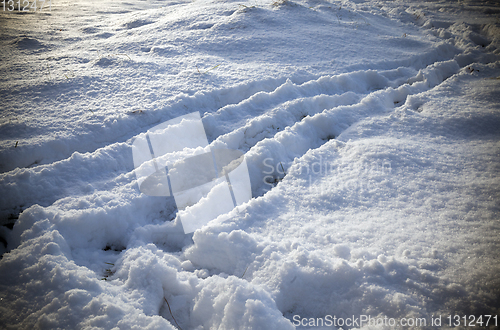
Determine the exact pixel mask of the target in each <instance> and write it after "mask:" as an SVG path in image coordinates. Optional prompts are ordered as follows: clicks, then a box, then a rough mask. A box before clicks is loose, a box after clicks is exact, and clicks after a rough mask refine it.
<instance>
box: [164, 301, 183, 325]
mask: <svg viewBox="0 0 500 330" xmlns="http://www.w3.org/2000/svg"><path fill="white" fill-rule="evenodd" d="M163 299H165V302H166V303H167V306H168V311H169V312H170V316H172V319H173V320H174V322H175V325H176V326H177V328H179V330H182V328H181V327H180V326H179V324H178V323H177V321H176V320H175V317H174V314H172V310H171V309H170V304H169V303H168V301H167V298H165V297H163Z"/></svg>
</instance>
